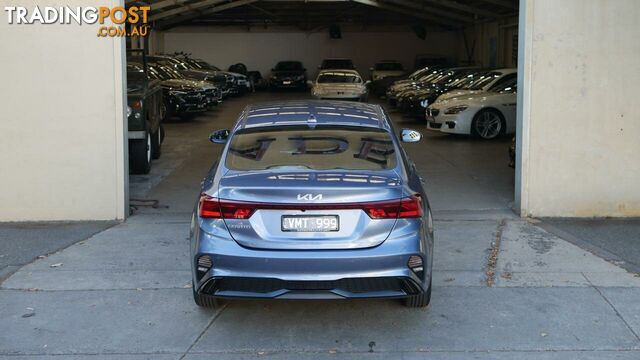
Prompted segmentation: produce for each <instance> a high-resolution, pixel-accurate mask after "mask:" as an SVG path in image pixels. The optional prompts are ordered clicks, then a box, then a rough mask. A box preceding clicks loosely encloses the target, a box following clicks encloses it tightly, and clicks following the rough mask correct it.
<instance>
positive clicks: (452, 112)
mask: <svg viewBox="0 0 640 360" xmlns="http://www.w3.org/2000/svg"><path fill="white" fill-rule="evenodd" d="M468 107H469V106H467V105H456V106H452V107H450V108H448V109H446V110H445V111H444V113H445V114H447V115H455V114H459V113H461V112H463V111H465V110H467V108H468Z"/></svg>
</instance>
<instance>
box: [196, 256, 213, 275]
mask: <svg viewBox="0 0 640 360" xmlns="http://www.w3.org/2000/svg"><path fill="white" fill-rule="evenodd" d="M211 266H213V262H212V261H211V257H210V256H209V255H203V256H200V257H199V258H198V272H199V273H202V275H204V273H206V272H207V271H209V269H211Z"/></svg>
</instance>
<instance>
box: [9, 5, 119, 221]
mask: <svg viewBox="0 0 640 360" xmlns="http://www.w3.org/2000/svg"><path fill="white" fill-rule="evenodd" d="M36 3H38V5H40V6H43V3H42V1H26V0H24V1H20V2H19V4H17V5H21V6H27V7H29V8H30V9H31V8H33V7H34V6H35V5H36ZM121 3H122V1H108V0H107V1H104V0H101V1H85V2H83V6H96V7H98V6H115V5H121ZM5 15H6V13H4V11H3V16H2V19H1V20H0V48H1V50H0V53H1V56H0V79H2V87H0V109H2V110H1V111H2V115H1V116H0V117H1V120H0V123H1V131H0V164H1V170H0V174H1V175H0V204H1V205H0V221H23V220H24V221H26V220H29V221H36V220H88V219H91V220H103V219H122V218H124V216H125V207H126V202H125V199H126V193H125V191H126V188H127V187H128V185H127V183H126V181H127V172H126V171H125V170H126V168H125V163H124V151H125V143H124V140H123V139H124V131H125V129H124V122H123V119H124V110H123V100H124V98H123V96H124V90H123V83H122V82H123V81H122V72H123V62H122V57H121V55H122V52H123V51H124V50H123V49H124V48H123V45H124V44H123V41H121V40H114V39H106V38H98V37H97V36H96V33H97V25H83V26H79V25H77V24H71V25H59V24H57V25H42V24H32V25H24V24H22V25H9V24H8V22H7V20H6V16H5Z"/></svg>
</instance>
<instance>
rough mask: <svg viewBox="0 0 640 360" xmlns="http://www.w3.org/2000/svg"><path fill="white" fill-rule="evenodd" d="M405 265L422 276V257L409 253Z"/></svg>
mask: <svg viewBox="0 0 640 360" xmlns="http://www.w3.org/2000/svg"><path fill="white" fill-rule="evenodd" d="M407 266H408V267H409V269H411V271H413V272H414V273H416V275H418V276H419V277H422V275H423V273H424V264H423V262H422V258H421V257H420V256H417V255H411V256H410V257H409V261H408V262H407Z"/></svg>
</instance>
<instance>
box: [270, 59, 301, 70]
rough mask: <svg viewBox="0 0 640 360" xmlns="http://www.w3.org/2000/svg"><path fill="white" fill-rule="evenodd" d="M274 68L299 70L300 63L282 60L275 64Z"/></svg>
mask: <svg viewBox="0 0 640 360" xmlns="http://www.w3.org/2000/svg"><path fill="white" fill-rule="evenodd" d="M275 70H276V71H300V70H302V63H301V62H299V61H282V62H279V63H278V64H277V65H276V67H275Z"/></svg>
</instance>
